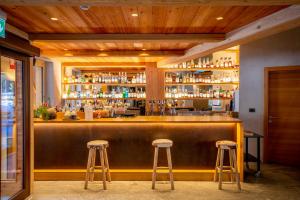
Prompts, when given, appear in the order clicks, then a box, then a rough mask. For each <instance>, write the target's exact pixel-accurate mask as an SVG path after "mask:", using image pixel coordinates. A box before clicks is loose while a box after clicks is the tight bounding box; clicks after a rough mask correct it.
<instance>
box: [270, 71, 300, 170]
mask: <svg viewBox="0 0 300 200" xmlns="http://www.w3.org/2000/svg"><path fill="white" fill-rule="evenodd" d="M299 102H300V67H299V66H295V67H270V68H265V145H264V147H265V160H266V161H267V162H269V163H277V164H282V165H287V166H300V157H299V155H300V128H299V124H300V103H299Z"/></svg>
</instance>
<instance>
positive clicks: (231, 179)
mask: <svg viewBox="0 0 300 200" xmlns="http://www.w3.org/2000/svg"><path fill="white" fill-rule="evenodd" d="M228 152H229V163H230V181H231V182H233V168H234V165H233V155H232V149H229V150H228Z"/></svg>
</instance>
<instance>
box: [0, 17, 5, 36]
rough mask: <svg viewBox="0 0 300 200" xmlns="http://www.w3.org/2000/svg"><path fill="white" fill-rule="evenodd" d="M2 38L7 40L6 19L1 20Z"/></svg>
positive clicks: (0, 32)
mask: <svg viewBox="0 0 300 200" xmlns="http://www.w3.org/2000/svg"><path fill="white" fill-rule="evenodd" d="M0 38H5V19H2V18H0Z"/></svg>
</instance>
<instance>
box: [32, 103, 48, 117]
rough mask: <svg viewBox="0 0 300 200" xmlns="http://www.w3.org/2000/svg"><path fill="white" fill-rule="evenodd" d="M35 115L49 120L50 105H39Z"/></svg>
mask: <svg viewBox="0 0 300 200" xmlns="http://www.w3.org/2000/svg"><path fill="white" fill-rule="evenodd" d="M34 117H36V118H40V117H42V119H44V120H48V119H49V112H48V107H47V106H44V105H43V106H40V107H38V108H37V109H36V110H35V111H34Z"/></svg>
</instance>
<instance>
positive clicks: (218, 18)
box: [216, 17, 224, 21]
mask: <svg viewBox="0 0 300 200" xmlns="http://www.w3.org/2000/svg"><path fill="white" fill-rule="evenodd" d="M223 19H224V18H223V17H217V18H216V20H218V21H220V20H223Z"/></svg>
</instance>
